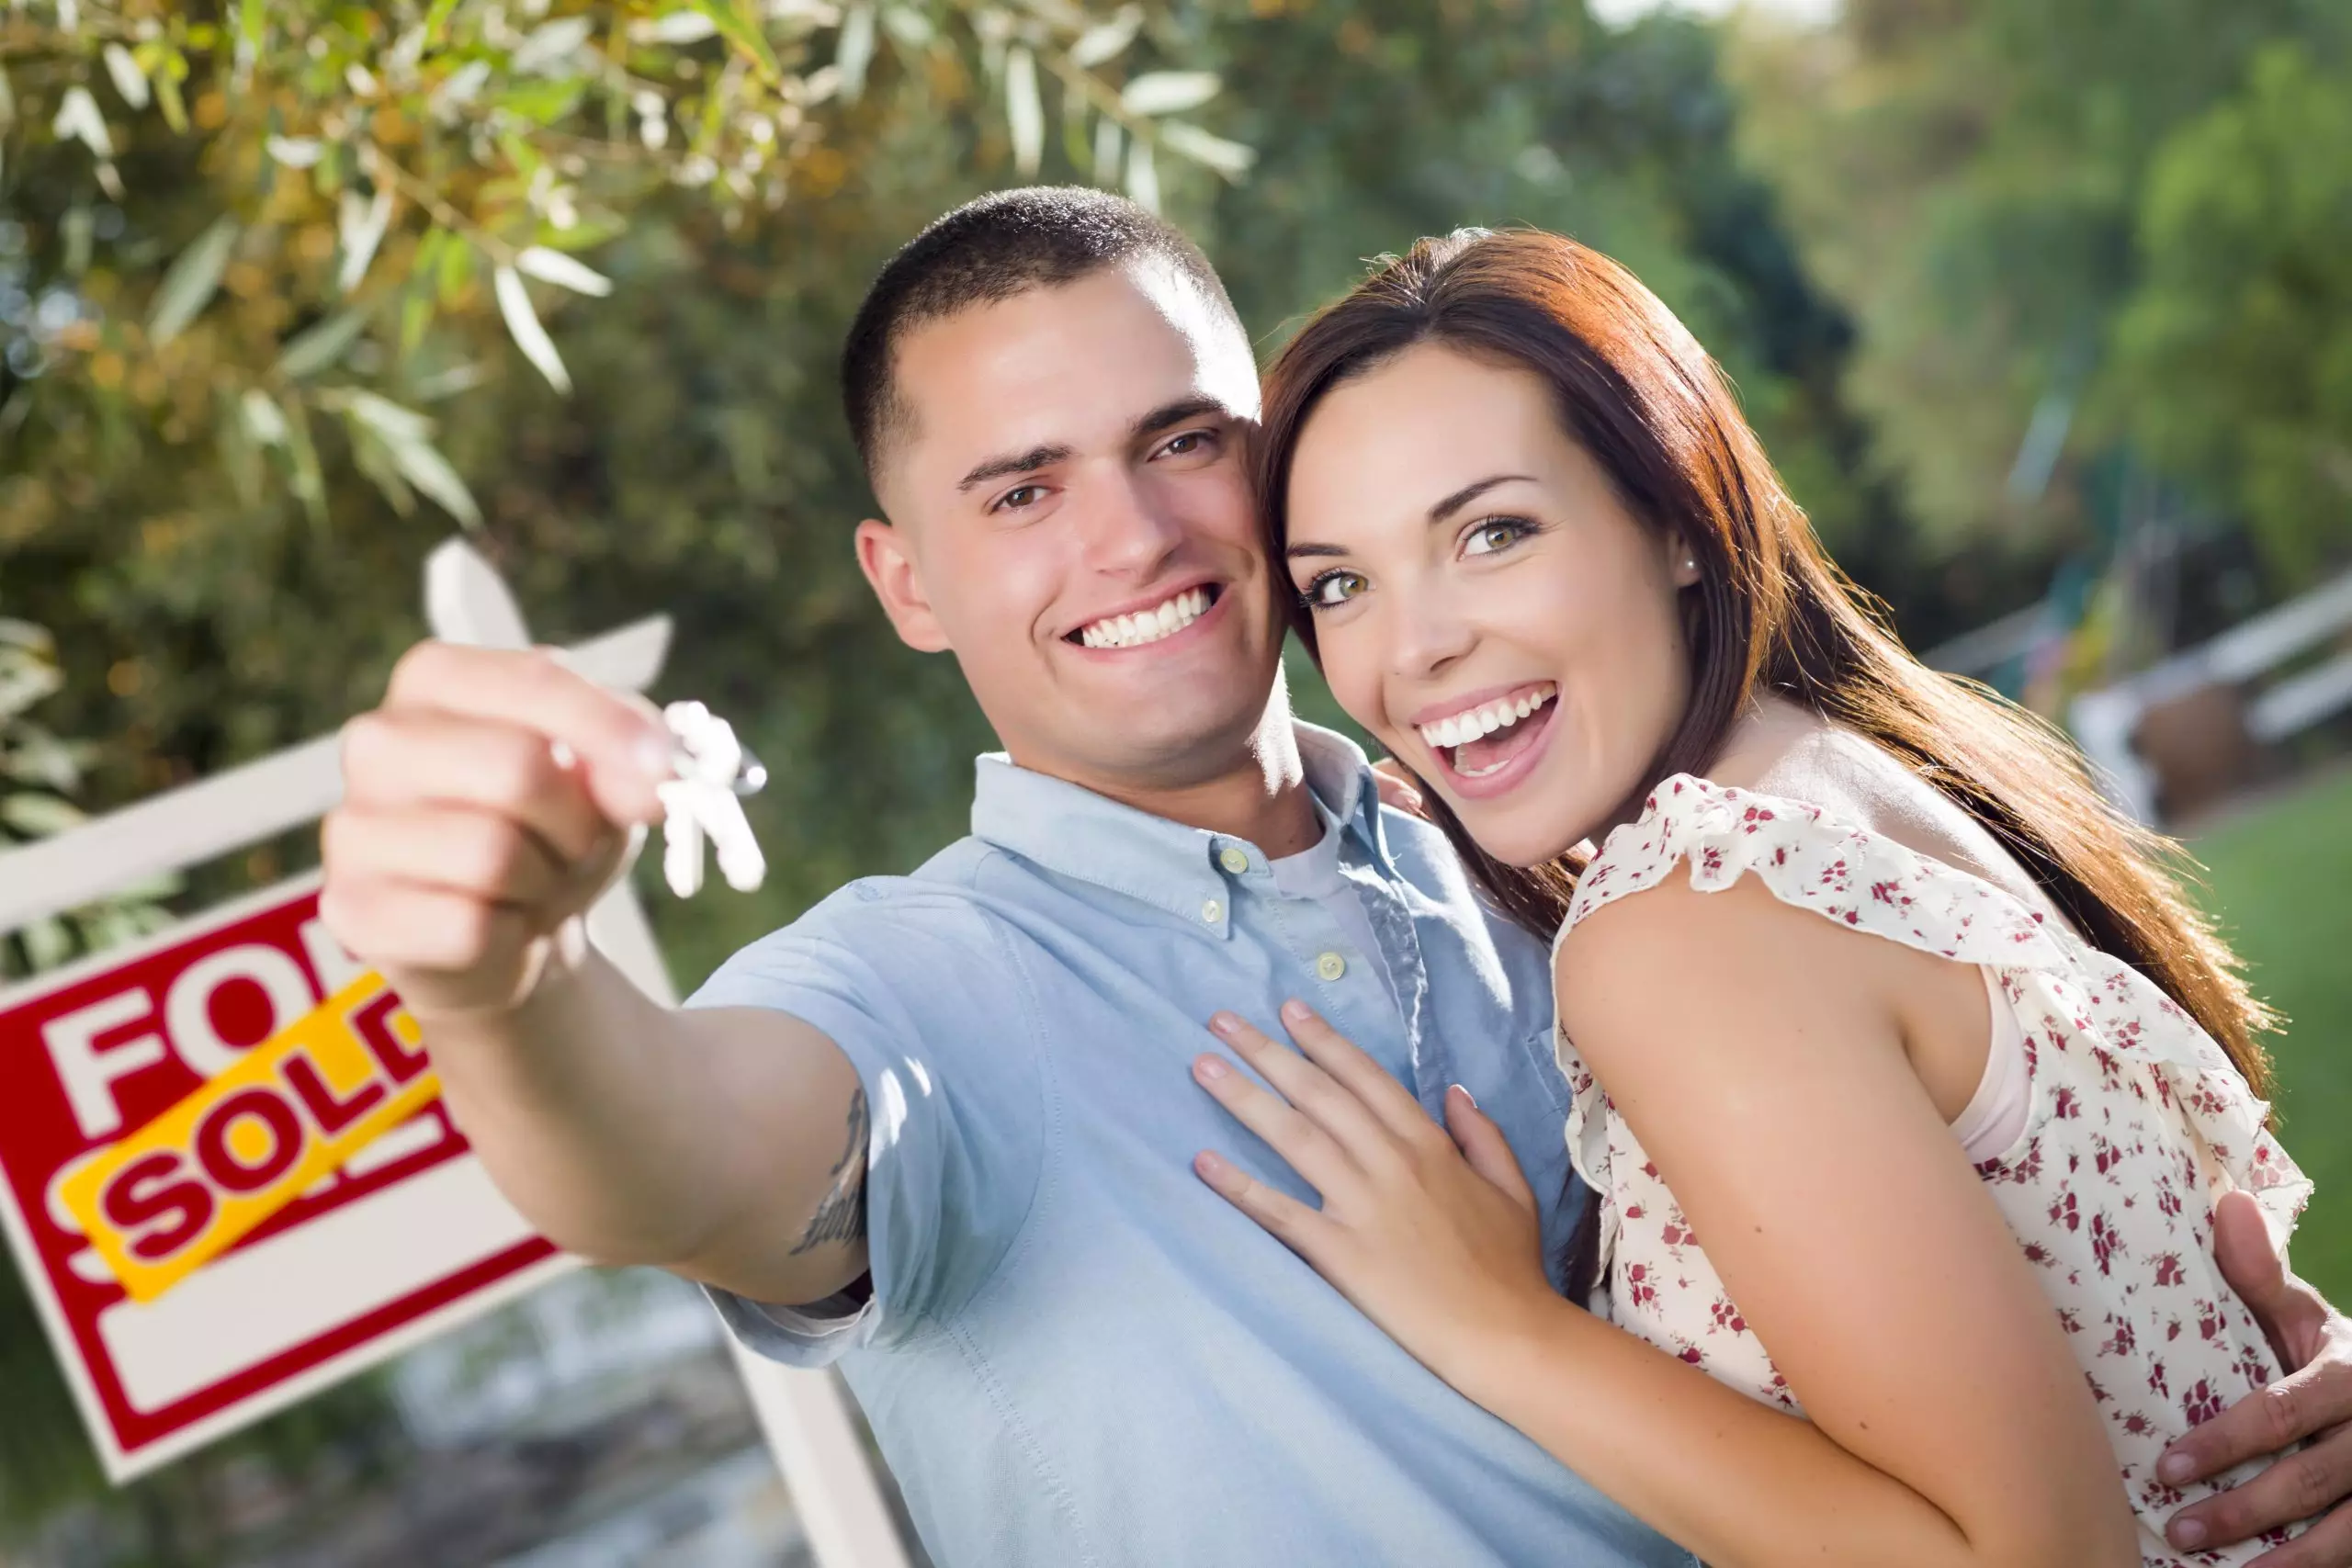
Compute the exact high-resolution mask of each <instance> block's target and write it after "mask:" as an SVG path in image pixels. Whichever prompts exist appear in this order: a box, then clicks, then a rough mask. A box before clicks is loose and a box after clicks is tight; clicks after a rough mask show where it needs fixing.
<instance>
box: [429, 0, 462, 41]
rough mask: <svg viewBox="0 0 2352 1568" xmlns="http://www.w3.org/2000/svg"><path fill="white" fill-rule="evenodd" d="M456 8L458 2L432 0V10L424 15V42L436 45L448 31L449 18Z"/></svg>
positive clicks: (455, 0) (456, 0)
mask: <svg viewBox="0 0 2352 1568" xmlns="http://www.w3.org/2000/svg"><path fill="white" fill-rule="evenodd" d="M457 8H458V0H433V9H431V10H430V11H427V12H426V13H425V14H424V41H425V42H427V43H431V44H437V43H439V42H440V41H441V37H442V34H443V33H445V32H446V31H447V29H448V26H449V17H450V16H451V14H452V13H454V12H455V11H456V10H457Z"/></svg>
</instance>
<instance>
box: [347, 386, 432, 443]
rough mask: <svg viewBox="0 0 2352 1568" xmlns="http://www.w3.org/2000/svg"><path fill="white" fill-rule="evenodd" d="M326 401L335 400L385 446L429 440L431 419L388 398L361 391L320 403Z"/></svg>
mask: <svg viewBox="0 0 2352 1568" xmlns="http://www.w3.org/2000/svg"><path fill="white" fill-rule="evenodd" d="M330 399H332V400H334V401H339V402H340V403H341V404H342V406H343V407H345V409H348V410H349V411H350V412H351V413H352V415H353V416H354V417H355V418H356V419H357V420H359V421H360V423H363V424H365V425H367V427H368V429H370V430H372V431H374V432H375V433H376V434H378V435H379V436H381V437H383V439H384V442H385V444H386V445H387V446H401V445H403V444H405V443H410V442H417V441H429V440H431V439H432V438H433V422H432V421H431V420H429V419H427V418H425V417H424V415H423V414H421V413H419V412H416V411H415V410H414V409H404V408H402V407H401V405H400V404H398V403H396V402H394V401H392V400H391V399H390V398H387V397H381V396H379V395H378V394H377V393H374V392H369V391H364V390H363V391H353V392H347V393H333V394H328V395H327V396H322V398H321V399H320V401H322V402H327V401H329V400H330Z"/></svg>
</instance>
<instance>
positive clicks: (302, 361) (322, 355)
mask: <svg viewBox="0 0 2352 1568" xmlns="http://www.w3.org/2000/svg"><path fill="white" fill-rule="evenodd" d="M367 326H368V318H367V317H366V316H363V315H361V314H360V313H359V312H358V311H356V310H341V311H338V312H336V313H335V314H334V315H332V316H329V317H328V318H327V319H326V320H325V321H321V322H319V323H318V324H317V325H316V326H313V327H311V328H310V329H309V330H308V331H306V332H304V333H301V334H300V336H298V337H296V338H295V339H294V341H293V342H291V343H289V344H287V345H286V352H285V353H283V354H281V355H278V356H277V373H278V374H279V375H280V376H283V377H285V378H287V379H288V380H289V381H299V380H300V379H301V378H303V377H305V376H311V375H316V374H317V373H318V372H319V371H322V370H324V369H325V368H327V367H329V366H331V365H334V363H336V362H337V361H338V360H340V359H342V357H343V355H344V352H345V350H346V349H348V348H350V346H351V345H352V344H355V343H356V342H357V341H358V340H359V334H360V333H362V332H364V331H366V330H367Z"/></svg>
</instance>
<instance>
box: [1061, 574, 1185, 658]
mask: <svg viewBox="0 0 2352 1568" xmlns="http://www.w3.org/2000/svg"><path fill="white" fill-rule="evenodd" d="M1208 608H1209V591H1208V590H1207V589H1205V588H1194V589H1190V590H1188V591H1186V592H1182V593H1179V594H1177V595H1176V596H1175V597H1174V598H1172V599H1169V600H1166V601H1165V602H1163V603H1162V604H1159V606H1157V607H1156V608H1153V609H1149V610H1141V611H1137V612H1136V613H1135V614H1133V615H1110V616H1106V617H1105V618H1103V619H1102V620H1099V621H1095V622H1093V623H1091V625H1088V626H1082V627H1080V629H1079V634H1078V640H1079V641H1080V642H1081V643H1083V644H1084V645H1085V646H1086V647H1088V648H1136V647H1139V646H1141V645H1142V644H1144V643H1148V642H1158V641H1159V639H1160V638H1161V637H1172V636H1174V635H1175V634H1176V633H1178V632H1181V631H1182V630H1183V629H1184V628H1185V627H1186V626H1191V625H1192V624H1193V622H1194V621H1197V620H1199V619H1200V618H1201V617H1202V616H1203V615H1206V614H1208Z"/></svg>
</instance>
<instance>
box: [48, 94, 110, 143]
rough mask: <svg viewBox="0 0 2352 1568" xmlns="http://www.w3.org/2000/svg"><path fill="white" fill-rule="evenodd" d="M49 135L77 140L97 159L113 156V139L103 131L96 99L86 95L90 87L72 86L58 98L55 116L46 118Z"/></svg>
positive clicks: (60, 138)
mask: <svg viewBox="0 0 2352 1568" xmlns="http://www.w3.org/2000/svg"><path fill="white" fill-rule="evenodd" d="M49 130H50V134H51V135H52V136H54V137H56V138H57V139H58V140H59V141H79V142H81V143H82V145H84V146H85V147H87V148H88V149H89V150H90V152H91V154H92V155H93V156H95V157H98V158H111V157H113V156H114V139H113V138H112V137H110V136H108V135H107V117H106V116H104V115H102V114H100V113H99V112H98V100H97V99H96V98H94V97H92V96H90V89H89V88H87V87H84V86H79V85H76V86H72V87H68V88H66V89H65V96H63V97H62V98H61V99H60V100H58V105H57V118H55V119H52V120H51V121H50V124H49Z"/></svg>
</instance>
